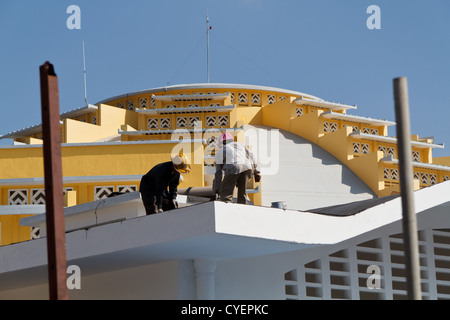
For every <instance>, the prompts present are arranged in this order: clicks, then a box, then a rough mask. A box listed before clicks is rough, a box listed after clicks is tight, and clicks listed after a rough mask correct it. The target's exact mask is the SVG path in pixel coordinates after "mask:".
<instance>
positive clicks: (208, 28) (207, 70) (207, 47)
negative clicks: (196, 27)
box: [206, 9, 211, 83]
mask: <svg viewBox="0 0 450 320" xmlns="http://www.w3.org/2000/svg"><path fill="white" fill-rule="evenodd" d="M209 30H211V26H210V25H209V17H208V9H206V77H207V79H208V83H209Z"/></svg>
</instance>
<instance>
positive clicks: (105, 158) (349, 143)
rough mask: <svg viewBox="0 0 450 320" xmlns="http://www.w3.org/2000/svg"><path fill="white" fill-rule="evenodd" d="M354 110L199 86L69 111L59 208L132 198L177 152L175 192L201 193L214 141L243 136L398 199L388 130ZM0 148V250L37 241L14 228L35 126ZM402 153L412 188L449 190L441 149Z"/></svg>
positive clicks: (423, 146)
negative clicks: (272, 139)
mask: <svg viewBox="0 0 450 320" xmlns="http://www.w3.org/2000/svg"><path fill="white" fill-rule="evenodd" d="M355 109H356V106H353V105H345V104H340V103H335V102H328V101H324V100H323V99H320V98H318V97H315V96H312V95H309V94H305V93H301V92H296V91H290V90H284V89H279V88H272V87H263V86H254V85H238V84H210V83H208V84H192V85H176V86H168V87H161V88H155V89H150V90H144V91H139V92H133V93H127V94H123V95H120V96H117V97H113V98H110V99H106V100H104V101H101V102H99V103H98V104H96V105H88V106H86V107H83V108H79V109H76V110H72V111H69V112H66V113H63V114H61V138H62V164H63V177H64V178H63V184H64V190H63V192H64V193H65V200H66V205H67V206H72V205H76V204H82V203H87V202H92V201H97V200H99V199H102V198H104V197H106V196H108V194H110V193H112V192H131V191H137V190H138V188H139V182H140V178H141V176H142V175H143V174H145V173H146V172H147V171H148V170H149V169H150V168H151V167H153V166H154V165H155V164H157V163H160V162H165V161H168V160H169V159H170V155H171V154H173V153H177V152H178V151H180V150H181V149H183V151H184V153H185V154H186V155H187V156H188V158H189V159H190V161H191V167H192V171H191V173H190V174H187V175H184V176H183V178H184V180H183V182H182V183H181V184H180V186H179V187H180V188H188V187H204V186H210V185H211V184H212V179H213V174H214V163H213V160H212V158H213V155H214V148H215V147H216V146H217V140H216V137H217V136H218V135H219V134H220V133H221V132H224V131H227V132H230V133H231V134H232V135H233V136H234V137H235V139H236V140H237V141H241V142H244V143H246V144H248V141H249V140H247V139H246V132H247V131H249V130H252V128H269V129H270V128H274V129H279V130H281V131H283V132H288V133H290V134H292V135H295V136H298V137H301V138H302V139H306V140H307V141H309V142H310V143H311V144H312V145H314V146H318V147H319V148H321V149H323V150H325V151H326V152H328V153H329V154H331V155H332V156H333V157H335V158H336V159H338V161H340V162H341V163H342V164H343V166H345V167H346V168H348V169H349V170H350V171H351V172H353V174H355V175H356V176H357V177H358V178H359V179H360V180H361V181H362V182H363V183H364V184H365V185H366V186H367V187H368V189H370V191H371V192H372V193H373V195H374V196H375V197H383V196H387V195H391V194H395V193H398V192H399V172H398V159H397V145H396V144H397V139H396V138H393V137H390V136H389V135H388V127H389V126H391V125H394V124H395V123H394V122H391V121H386V120H378V119H372V118H367V117H362V116H357V115H353V114H349V113H347V112H348V111H353V110H355ZM247 137H248V135H247ZM5 138H7V139H14V145H12V146H2V147H0V205H1V206H0V223H1V229H0V231H1V232H0V235H1V242H0V244H1V245H5V244H9V243H13V242H18V241H23V240H28V239H30V237H34V236H36V230H30V228H29V227H22V226H20V225H19V220H20V218H22V217H25V216H28V215H33V214H37V213H42V212H43V210H45V209H44V208H43V206H44V203H45V192H44V178H43V176H44V170H43V155H42V130H41V126H40V125H36V126H33V127H29V128H25V129H22V130H18V131H14V132H11V133H8V134H5V135H3V136H2V139H5ZM411 144H412V155H411V157H412V160H413V166H414V179H415V183H416V186H417V188H424V187H427V186H431V185H434V184H437V183H440V182H443V181H446V180H449V177H450V166H449V165H450V163H449V161H448V159H433V157H432V149H433V148H443V145H439V144H435V143H434V141H433V139H432V138H420V137H418V136H412V137H411ZM250 147H251V148H254V146H253V145H250ZM265 181H266V183H267V180H265V179H264V172H263V179H262V181H261V182H260V183H255V182H254V181H253V180H251V181H250V183H249V185H248V190H250V192H249V193H248V196H249V200H250V201H251V202H252V203H253V204H255V205H264V204H265V202H264V199H263V197H264V188H265V186H264V183H265ZM298 209H299V208H298ZM300 209H301V208H300Z"/></svg>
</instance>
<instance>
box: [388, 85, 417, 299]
mask: <svg viewBox="0 0 450 320" xmlns="http://www.w3.org/2000/svg"><path fill="white" fill-rule="evenodd" d="M394 101H395V117H396V122H397V126H396V127H397V139H398V140H397V149H398V159H399V173H400V191H401V199H402V214H403V243H404V248H405V265H406V276H407V279H406V281H407V288H408V298H409V299H410V300H421V299H422V295H421V286H420V263H419V245H418V239H417V222H416V214H415V209H414V182H413V169H412V161H411V136H410V124H409V100H408V83H407V79H406V78H405V77H401V78H395V79H394Z"/></svg>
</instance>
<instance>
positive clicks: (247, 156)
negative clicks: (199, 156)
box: [213, 132, 261, 204]
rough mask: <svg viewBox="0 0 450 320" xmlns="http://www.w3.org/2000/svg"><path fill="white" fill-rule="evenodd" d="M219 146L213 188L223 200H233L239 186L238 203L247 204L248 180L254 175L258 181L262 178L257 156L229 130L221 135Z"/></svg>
mask: <svg viewBox="0 0 450 320" xmlns="http://www.w3.org/2000/svg"><path fill="white" fill-rule="evenodd" d="M219 148H220V149H219V150H218V151H217V152H216V154H215V162H216V174H215V177H214V183H213V190H214V191H215V193H216V194H219V196H220V200H221V201H224V202H231V201H232V200H233V191H234V188H235V187H237V203H241V204H245V203H247V199H246V188H247V183H248V181H249V180H250V178H252V177H253V175H254V176H255V181H256V182H259V181H260V179H261V174H260V172H259V170H258V164H257V162H256V159H255V156H254V155H253V153H252V152H251V151H250V150H249V149H248V148H246V147H245V146H244V145H243V144H242V143H240V142H235V141H234V138H233V136H232V135H231V134H230V133H228V132H226V133H223V134H222V135H221V136H220V138H219ZM222 171H223V172H224V173H225V174H224V175H223V173H222ZM222 178H223V179H222Z"/></svg>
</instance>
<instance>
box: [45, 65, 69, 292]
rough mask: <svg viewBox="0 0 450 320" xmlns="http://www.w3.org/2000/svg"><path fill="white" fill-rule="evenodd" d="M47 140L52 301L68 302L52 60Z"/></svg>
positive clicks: (48, 76)
mask: <svg viewBox="0 0 450 320" xmlns="http://www.w3.org/2000/svg"><path fill="white" fill-rule="evenodd" d="M39 71H40V81H41V108H42V135H43V140H44V148H43V150H44V174H45V215H46V227H47V260H48V277H49V279H48V280H49V293H50V299H51V300H66V299H68V293H67V284H66V276H67V273H66V271H67V270H66V269H67V266H66V264H67V262H66V238H65V223H64V202H63V183H62V161H61V133H60V130H61V129H60V118H59V91H58V77H57V76H56V74H55V70H54V68H53V65H52V64H50V63H49V62H48V61H47V62H46V63H44V64H43V65H42V66H40V68H39Z"/></svg>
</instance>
